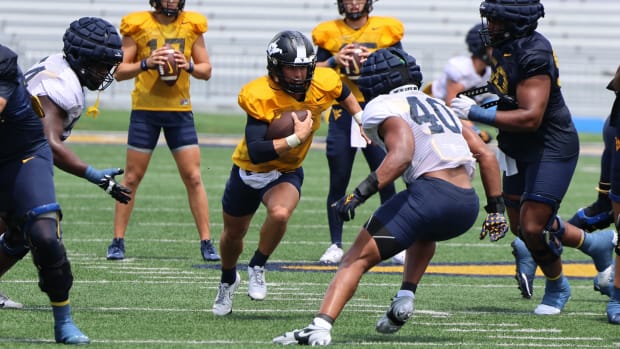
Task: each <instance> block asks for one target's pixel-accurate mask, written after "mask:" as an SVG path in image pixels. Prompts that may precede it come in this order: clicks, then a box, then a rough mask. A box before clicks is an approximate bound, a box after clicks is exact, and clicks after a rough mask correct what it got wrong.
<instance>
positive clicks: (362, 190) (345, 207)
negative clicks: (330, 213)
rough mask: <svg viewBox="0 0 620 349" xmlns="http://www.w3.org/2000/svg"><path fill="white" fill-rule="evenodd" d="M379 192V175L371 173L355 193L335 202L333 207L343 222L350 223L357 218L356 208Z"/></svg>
mask: <svg viewBox="0 0 620 349" xmlns="http://www.w3.org/2000/svg"><path fill="white" fill-rule="evenodd" d="M377 191H379V182H378V180H377V174H376V173H375V172H371V173H370V174H369V175H368V177H366V179H364V180H363V181H362V182H361V183H360V184H359V185H358V186H357V187H356V188H355V190H354V191H353V193H351V194H349V195H346V196H343V197H342V198H340V200H338V201H336V202H334V203H333V204H332V205H331V207H332V208H333V209H334V210H336V214H337V215H338V217H339V218H340V219H342V220H343V221H345V222H346V221H350V220H351V219H353V218H355V208H356V207H357V206H359V205H361V204H363V203H364V201H366V199H368V198H369V197H370V196H372V195H373V194H374V193H376V192H377Z"/></svg>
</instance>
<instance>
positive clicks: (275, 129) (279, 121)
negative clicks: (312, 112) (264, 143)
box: [265, 110, 308, 139]
mask: <svg viewBox="0 0 620 349" xmlns="http://www.w3.org/2000/svg"><path fill="white" fill-rule="evenodd" d="M293 113H295V114H297V117H298V118H299V120H301V121H304V120H305V119H306V116H308V112H307V111H306V110H291V111H285V112H282V114H280V116H279V117H277V118H275V119H273V120H272V121H271V123H270V124H269V128H268V129H267V134H265V139H278V138H284V137H288V136H290V135H292V134H293V132H295V122H294V121H293Z"/></svg>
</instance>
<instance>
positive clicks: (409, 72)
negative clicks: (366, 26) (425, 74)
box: [357, 47, 422, 101]
mask: <svg viewBox="0 0 620 349" xmlns="http://www.w3.org/2000/svg"><path fill="white" fill-rule="evenodd" d="M404 85H416V86H417V87H420V86H421V85H422V72H421V71H420V66H419V65H417V64H416V61H415V58H414V57H413V56H411V55H409V54H408V53H407V52H405V51H404V50H402V49H399V48H395V47H388V48H382V49H380V50H377V51H375V52H373V53H372V54H370V56H368V59H366V61H365V62H364V64H363V65H362V69H361V71H360V77H359V79H357V86H358V87H359V89H360V91H362V94H363V95H364V99H365V100H366V101H370V100H371V99H373V98H375V97H377V96H378V95H382V94H386V93H389V92H390V91H391V90H393V89H395V88H397V87H400V86H404Z"/></svg>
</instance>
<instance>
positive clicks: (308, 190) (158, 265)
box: [0, 119, 620, 348]
mask: <svg viewBox="0 0 620 349" xmlns="http://www.w3.org/2000/svg"><path fill="white" fill-rule="evenodd" d="M98 120H99V119H98ZM98 120H97V121H98ZM71 147H72V149H74V150H75V151H76V152H77V153H78V154H79V156H81V157H82V158H83V159H84V160H86V161H87V162H89V163H92V164H94V165H95V166H98V167H108V166H109V167H112V166H123V164H124V161H125V160H124V156H125V148H124V146H121V145H78V144H72V145H71ZM231 152H232V149H231V148H221V147H218V148H202V164H203V175H204V181H205V187H206V190H207V193H208V195H209V203H210V216H211V226H212V235H213V238H214V240H215V241H216V242H217V241H218V239H219V234H220V230H221V227H222V219H221V204H220V198H221V194H222V191H223V188H224V185H225V181H226V179H227V177H228V172H229V171H230V165H231V164H230V155H231ZM598 164H599V160H598V158H597V157H582V158H581V159H580V162H579V168H578V170H577V172H576V174H575V177H574V180H573V183H572V185H571V188H570V191H569V194H568V195H567V197H566V199H565V200H564V203H563V205H562V207H561V209H560V214H561V215H562V216H563V217H564V218H568V217H569V216H570V215H571V214H572V213H573V212H574V211H575V210H576V209H577V208H578V207H580V206H583V205H586V204H589V203H590V202H591V201H592V200H593V199H594V198H595V195H596V194H595V192H594V190H593V189H592V188H593V187H594V186H595V184H596V182H597V180H598V171H599V165H598ZM304 168H305V172H306V178H305V183H304V187H303V196H302V200H301V202H300V204H299V206H298V208H297V210H296V212H295V214H294V215H293V218H292V220H291V222H290V225H289V228H288V232H287V235H286V236H285V238H284V241H283V242H282V244H281V246H280V247H279V248H278V249H277V250H276V251H275V253H274V254H273V255H272V256H271V259H270V261H271V262H272V263H273V264H274V265H275V264H276V263H277V262H309V263H314V262H316V261H317V260H318V258H319V256H320V255H321V254H322V252H323V251H324V249H325V248H326V247H327V246H328V244H329V243H328V241H329V236H328V235H329V234H328V231H327V222H326V217H325V213H324V211H325V197H326V195H327V183H326V178H327V166H326V160H325V156H324V154H323V152H321V151H319V150H312V151H311V152H310V154H309V156H308V158H307V160H306V162H305V166H304ZM367 171H368V170H367V167H366V166H365V164H364V163H363V157H362V156H361V155H360V156H358V161H357V162H356V164H355V169H354V175H353V178H352V180H351V186H350V187H353V186H354V185H356V184H357V183H359V181H361V180H362V179H363V178H364V177H365V176H366V175H367ZM55 173H56V178H55V180H56V188H57V194H58V200H59V202H60V204H61V206H62V208H63V213H64V221H63V232H64V239H65V245H66V247H67V250H68V255H69V258H70V259H71V262H72V266H73V270H74V274H75V282H74V286H73V289H72V293H71V299H72V304H73V308H74V319H75V321H76V323H77V324H78V326H80V328H81V329H82V330H83V331H84V332H85V333H86V334H87V335H88V336H90V338H91V340H92V341H93V343H92V344H91V347H93V348H99V347H101V348H197V347H204V346H206V347H209V348H222V347H225V348H265V347H274V346H273V345H272V344H271V339H272V338H273V337H274V336H277V335H279V334H281V333H282V332H284V331H288V330H291V329H293V328H300V327H303V326H305V325H307V323H308V322H309V321H310V320H311V318H312V316H313V314H314V313H315V311H316V310H317V309H318V307H319V304H320V300H321V298H322V295H323V292H324V291H325V288H326V286H327V284H328V282H329V280H330V279H331V276H332V272H290V271H268V272H267V274H266V278H267V283H268V286H269V294H268V296H267V299H266V300H265V301H262V302H252V301H250V300H249V299H248V297H247V296H246V294H245V292H246V291H247V272H246V271H245V269H244V266H245V263H247V262H248V259H249V258H250V256H251V254H252V253H253V251H254V249H255V248H256V243H257V240H258V236H257V230H258V227H259V225H260V223H261V222H262V220H263V219H264V209H263V208H261V209H260V210H259V211H258V213H257V214H256V217H255V218H254V220H253V222H252V225H251V227H250V231H249V233H248V235H247V237H246V244H245V250H244V252H243V254H242V256H241V259H240V263H241V264H240V267H239V269H240V272H241V276H242V284H241V287H240V288H239V290H238V292H237V295H236V298H235V306H234V311H233V314H231V315H230V316H228V317H225V318H219V317H215V316H213V315H212V314H211V306H212V302H213V299H214V297H215V294H216V287H217V283H218V281H219V272H218V269H217V268H218V264H217V263H211V264H205V263H204V262H203V261H202V259H201V258H200V255H199V245H198V235H197V233H196V230H195V227H194V225H193V220H192V217H191V214H190V212H189V208H188V204H187V199H186V196H185V191H184V188H183V185H182V184H181V181H180V179H179V177H178V173H177V170H176V167H175V165H174V162H173V160H172V158H171V155H170V153H169V152H168V150H167V148H165V147H159V148H158V149H157V150H156V152H155V154H154V157H153V161H152V163H151V166H150V168H149V170H148V172H147V175H146V177H145V179H144V181H143V183H142V185H141V187H140V193H139V194H138V198H137V201H136V208H135V210H134V214H133V217H132V219H131V222H130V225H129V228H128V232H127V237H126V246H127V257H128V258H127V259H126V260H125V261H122V262H115V261H107V260H105V251H106V248H107V246H108V244H109V242H110V240H111V238H112V218H113V210H114V202H113V201H112V199H110V198H109V197H107V196H106V195H105V194H104V193H103V192H102V191H101V190H100V189H99V188H97V187H96V186H94V185H92V184H90V183H89V182H87V181H85V180H82V179H79V178H75V177H72V176H70V175H68V174H66V173H64V172H62V171H59V170H56V172H55ZM476 186H477V190H478V193H479V194H480V193H483V192H482V189H481V186H480V183H479V180H478V178H477V179H476ZM400 188H402V186H401V187H400ZM377 204H378V198H376V197H373V198H371V199H370V200H369V201H368V202H366V203H365V204H364V205H363V206H361V207H360V208H359V210H358V212H357V215H356V217H357V218H356V219H355V220H354V221H353V222H350V223H347V224H346V225H345V232H344V239H345V245H346V246H349V245H350V243H351V242H352V241H353V239H354V237H355V235H356V234H357V231H358V229H359V226H360V225H361V224H362V223H363V221H364V220H365V218H367V217H368V215H369V214H370V213H371V212H372V210H373V209H374V208H375V207H376V206H377ZM429 204H432V203H429ZM483 217H484V216H483V214H482V212H481V213H480V215H479V219H478V222H477V223H476V224H475V225H474V227H473V228H472V229H471V230H470V231H469V232H468V233H467V234H465V235H463V236H461V237H459V238H457V239H454V240H451V241H449V242H445V243H440V244H439V246H438V249H437V253H436V256H435V258H434V259H433V264H438V263H496V262H500V263H507V264H510V263H512V261H513V258H512V256H511V254H510V246H509V244H510V241H511V238H510V237H507V238H505V239H503V240H500V241H499V242H497V243H490V242H488V240H487V241H479V240H478V231H479V227H480V223H481V221H482V218H483ZM446 219H450V217H446ZM217 245H218V246H219V244H217ZM29 259H30V257H26V258H25V259H24V260H22V261H21V262H20V263H18V264H17V265H16V266H15V267H14V268H13V269H12V270H11V271H9V272H8V273H7V274H6V275H5V276H4V277H3V278H2V280H1V281H0V289H1V290H2V291H4V292H5V293H7V294H8V295H10V296H11V297H13V298H15V299H16V300H18V301H20V302H23V303H24V304H25V305H26V309H24V310H18V311H12V310H10V311H7V310H2V311H0V318H1V319H2V326H1V327H0V347H6V348H41V347H47V346H50V345H54V347H55V348H58V346H56V344H48V343H53V329H52V319H51V312H50V310H49V303H48V301H47V299H46V296H45V295H44V294H43V293H42V292H40V291H39V289H38V287H37V277H36V271H35V269H34V267H33V265H32V263H31V261H30V260H29ZM564 259H565V260H566V261H588V258H587V257H586V256H585V255H583V254H582V253H581V252H578V251H575V250H573V249H569V248H567V249H565V254H564ZM400 279H401V278H400V274H398V273H394V274H392V273H370V274H368V275H366V276H365V277H364V278H363V279H362V284H361V287H360V288H359V289H358V291H357V294H356V295H355V297H354V298H353V300H352V301H351V302H350V303H349V304H348V305H347V307H346V308H345V309H344V312H343V313H342V315H341V316H340V318H339V319H338V321H337V322H336V325H335V328H334V330H333V333H332V334H333V338H334V345H333V346H332V347H334V348H345V347H346V348H353V347H354V348H358V347H368V348H404V347H415V348H434V347H442V348H498V347H510V348H518V347H545V348H616V347H618V345H619V343H620V336H619V335H618V331H617V328H616V327H613V326H611V325H608V324H607V322H606V319H605V305H606V301H607V299H606V298H605V297H603V296H601V295H599V294H598V293H595V292H594V291H593V290H592V282H591V280H590V279H578V278H571V286H572V290H573V294H572V299H571V300H570V301H569V303H568V304H567V306H566V309H565V312H564V313H563V314H562V315H560V316H557V317H535V316H533V315H532V314H531V312H532V310H533V309H534V307H535V306H536V305H537V304H538V302H539V301H540V297H542V293H543V287H544V283H543V281H542V280H541V279H537V280H536V283H535V291H534V298H533V299H532V300H523V299H521V298H520V295H519V292H518V290H517V289H516V285H515V282H514V280H513V279H512V276H504V277H473V276H460V277H456V276H441V275H426V276H425V277H424V279H423V280H422V284H421V285H420V287H419V289H418V293H417V301H416V312H415V314H414V316H413V317H412V319H411V320H410V321H409V323H408V324H407V325H406V326H405V327H403V329H402V330H401V332H400V333H399V334H397V335H393V336H384V335H379V334H377V333H376V332H375V331H374V323H375V321H376V320H377V319H378V318H379V317H380V316H381V314H382V312H383V311H385V309H386V307H387V306H388V305H389V302H390V297H392V296H393V294H394V293H395V292H396V290H397V289H398V286H399V285H400Z"/></svg>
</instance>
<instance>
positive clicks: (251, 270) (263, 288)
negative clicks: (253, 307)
mask: <svg viewBox="0 0 620 349" xmlns="http://www.w3.org/2000/svg"><path fill="white" fill-rule="evenodd" d="M248 296H249V297H250V298H251V299H252V300H253V301H262V300H263V299H265V297H267V284H266V283H265V267H261V266H258V265H255V266H254V267H248Z"/></svg>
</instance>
